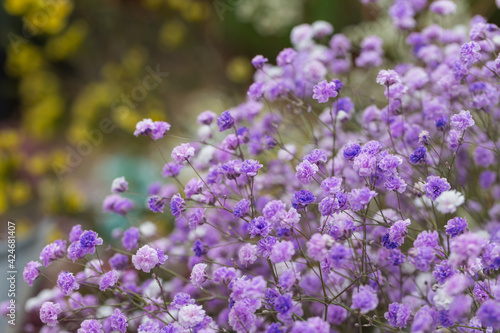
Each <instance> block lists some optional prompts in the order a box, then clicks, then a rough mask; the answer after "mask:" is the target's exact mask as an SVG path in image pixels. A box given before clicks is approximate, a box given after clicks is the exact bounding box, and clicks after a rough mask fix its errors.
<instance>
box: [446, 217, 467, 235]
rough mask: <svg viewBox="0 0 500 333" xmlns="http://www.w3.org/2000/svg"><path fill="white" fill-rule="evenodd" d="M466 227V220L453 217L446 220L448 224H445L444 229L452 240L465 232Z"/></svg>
mask: <svg viewBox="0 0 500 333" xmlns="http://www.w3.org/2000/svg"><path fill="white" fill-rule="evenodd" d="M467 226H468V225H467V218H465V217H464V218H460V217H455V218H452V219H451V220H448V223H446V225H445V227H444V228H445V230H446V234H447V235H449V236H450V237H451V238H453V237H456V236H458V235H461V234H463V233H464V232H466V231H467Z"/></svg>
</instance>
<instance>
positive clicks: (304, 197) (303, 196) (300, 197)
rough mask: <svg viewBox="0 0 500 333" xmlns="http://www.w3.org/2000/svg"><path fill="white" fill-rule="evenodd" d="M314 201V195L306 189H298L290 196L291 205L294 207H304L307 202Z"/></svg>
mask: <svg viewBox="0 0 500 333" xmlns="http://www.w3.org/2000/svg"><path fill="white" fill-rule="evenodd" d="M314 201H316V197H315V196H314V195H313V194H312V193H311V192H309V191H307V190H300V191H297V192H295V193H294V194H293V196H292V207H293V208H295V209H303V208H306V207H307V206H308V205H309V204H311V203H313V202H314Z"/></svg>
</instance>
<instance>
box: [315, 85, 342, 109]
mask: <svg viewBox="0 0 500 333" xmlns="http://www.w3.org/2000/svg"><path fill="white" fill-rule="evenodd" d="M313 93H314V94H313V98H314V99H315V100H317V101H318V102H319V103H326V102H328V100H329V99H330V98H335V97H336V96H337V95H338V92H337V90H335V83H334V82H327V81H326V80H323V81H321V82H320V83H318V84H317V85H315V86H314V88H313Z"/></svg>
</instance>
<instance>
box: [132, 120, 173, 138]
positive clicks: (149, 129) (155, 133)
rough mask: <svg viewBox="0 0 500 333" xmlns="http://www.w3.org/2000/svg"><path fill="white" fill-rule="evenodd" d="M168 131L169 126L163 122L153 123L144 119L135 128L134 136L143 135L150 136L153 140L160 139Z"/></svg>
mask: <svg viewBox="0 0 500 333" xmlns="http://www.w3.org/2000/svg"><path fill="white" fill-rule="evenodd" d="M168 130H170V124H169V123H167V122H164V121H155V122H153V121H152V120H151V119H144V120H141V121H140V122H138V123H137V125H136V126H135V132H134V135H135V136H139V135H145V136H150V137H151V138H152V139H153V140H155V141H156V140H158V139H161V138H163V137H164V136H165V134H167V132H168Z"/></svg>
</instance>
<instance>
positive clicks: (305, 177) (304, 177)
mask: <svg viewBox="0 0 500 333" xmlns="http://www.w3.org/2000/svg"><path fill="white" fill-rule="evenodd" d="M295 170H297V173H296V174H295V177H296V178H297V180H298V181H299V182H301V183H302V184H304V185H308V184H309V183H310V182H311V180H312V179H313V177H314V175H315V174H316V172H318V170H319V169H318V166H317V165H316V164H312V163H311V162H309V161H308V160H304V161H302V163H300V164H299V165H297V166H296V167H295Z"/></svg>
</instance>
